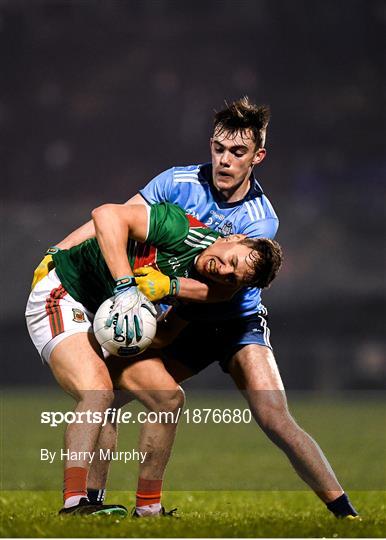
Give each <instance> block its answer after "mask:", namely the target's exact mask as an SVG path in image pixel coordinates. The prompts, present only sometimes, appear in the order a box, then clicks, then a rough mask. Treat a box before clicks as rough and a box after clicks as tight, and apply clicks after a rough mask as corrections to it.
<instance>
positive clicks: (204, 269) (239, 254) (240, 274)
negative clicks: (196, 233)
mask: <svg viewBox="0 0 386 540" xmlns="http://www.w3.org/2000/svg"><path fill="white" fill-rule="evenodd" d="M242 238H244V236H243V235H240V234H234V235H231V236H227V237H226V238H219V239H218V240H216V242H215V243H214V244H212V245H211V246H209V247H208V248H206V249H205V250H204V251H203V252H202V253H201V255H200V256H199V257H198V259H197V261H196V270H197V271H198V272H199V273H200V274H201V275H202V276H203V277H206V278H209V279H211V280H212V281H216V282H217V283H225V284H226V283H227V284H229V285H234V286H235V287H237V286H239V287H241V286H242V285H245V283H246V279H247V276H249V275H250V274H251V272H252V270H251V264H252V263H251V252H252V250H251V248H250V247H248V246H244V245H243V244H241V243H240V240H241V239H242Z"/></svg>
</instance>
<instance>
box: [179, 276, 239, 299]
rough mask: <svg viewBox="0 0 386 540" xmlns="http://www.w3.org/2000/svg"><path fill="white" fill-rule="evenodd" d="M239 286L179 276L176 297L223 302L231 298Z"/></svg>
mask: <svg viewBox="0 0 386 540" xmlns="http://www.w3.org/2000/svg"><path fill="white" fill-rule="evenodd" d="M238 290H239V287H237V288H236V287H232V286H231V285H228V284H227V285H222V284H221V283H210V282H205V283H204V282H202V281H197V280H196V279H191V278H180V290H179V293H178V298H180V299H181V300H187V301H190V302H223V301H226V300H229V299H230V298H232V296H233V295H234V294H235V293H236V292H237V291H238Z"/></svg>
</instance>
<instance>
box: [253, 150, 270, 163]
mask: <svg viewBox="0 0 386 540" xmlns="http://www.w3.org/2000/svg"><path fill="white" fill-rule="evenodd" d="M266 154H267V151H266V149H265V148H258V149H257V150H256V152H255V155H254V156H253V159H252V165H257V164H258V163H261V162H262V161H263V159H264V158H265V156H266Z"/></svg>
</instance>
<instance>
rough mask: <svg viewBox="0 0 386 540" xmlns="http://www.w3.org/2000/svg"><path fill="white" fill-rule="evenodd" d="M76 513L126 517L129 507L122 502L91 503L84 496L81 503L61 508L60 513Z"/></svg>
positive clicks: (76, 514)
mask: <svg viewBox="0 0 386 540" xmlns="http://www.w3.org/2000/svg"><path fill="white" fill-rule="evenodd" d="M69 514H71V515H74V516H102V515H109V516H116V517H120V518H124V517H126V516H127V514H128V512H127V508H125V507H124V506H122V505H121V504H102V503H99V504H91V503H90V501H89V500H88V499H86V498H85V497H82V498H81V499H80V501H79V503H78V504H77V505H75V506H70V507H69V508H62V509H61V510H59V515H69Z"/></svg>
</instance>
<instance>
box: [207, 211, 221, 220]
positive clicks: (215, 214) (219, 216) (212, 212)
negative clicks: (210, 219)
mask: <svg viewBox="0 0 386 540" xmlns="http://www.w3.org/2000/svg"><path fill="white" fill-rule="evenodd" d="M209 213H210V214H212V216H214V217H215V218H216V219H221V220H223V219H225V216H223V215H222V214H219V213H218V212H215V211H214V210H211V211H210V212H209Z"/></svg>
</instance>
